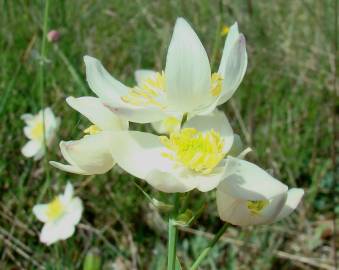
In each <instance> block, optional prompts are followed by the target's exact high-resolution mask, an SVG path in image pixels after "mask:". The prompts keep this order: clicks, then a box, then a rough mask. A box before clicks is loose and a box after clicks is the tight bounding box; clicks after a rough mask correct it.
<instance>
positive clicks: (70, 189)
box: [63, 182, 74, 204]
mask: <svg viewBox="0 0 339 270" xmlns="http://www.w3.org/2000/svg"><path fill="white" fill-rule="evenodd" d="M73 193H74V188H73V186H72V184H71V183H70V182H67V184H66V187H65V192H64V194H63V202H64V203H65V204H67V203H69V201H70V200H71V199H72V197H73Z"/></svg>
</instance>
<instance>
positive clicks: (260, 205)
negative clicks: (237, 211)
mask: <svg viewBox="0 0 339 270" xmlns="http://www.w3.org/2000/svg"><path fill="white" fill-rule="evenodd" d="M267 205H268V201H266V200H259V201H247V208H248V210H250V212H251V213H252V214H253V215H258V214H260V212H261V210H263V209H264V208H265V207H266V206H267Z"/></svg>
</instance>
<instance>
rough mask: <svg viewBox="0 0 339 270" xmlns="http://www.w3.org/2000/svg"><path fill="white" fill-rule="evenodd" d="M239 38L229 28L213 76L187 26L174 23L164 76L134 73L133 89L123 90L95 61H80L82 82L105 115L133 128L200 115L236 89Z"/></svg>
mask: <svg viewBox="0 0 339 270" xmlns="http://www.w3.org/2000/svg"><path fill="white" fill-rule="evenodd" d="M245 43H246V42H245V38H244V36H243V35H242V34H241V33H239V31H238V25H237V23H235V24H234V25H233V26H232V27H231V29H230V32H229V34H228V36H227V39H226V42H225V46H224V50H223V54H222V59H221V63H220V66H219V69H218V72H216V73H213V74H211V68H210V64H209V60H208V57H207V53H206V51H205V49H204V47H203V45H202V44H201V42H200V40H199V38H198V36H197V35H196V33H195V32H194V30H193V29H192V28H191V26H190V25H189V24H188V23H187V22H186V21H185V20H184V19H183V18H178V19H177V21H176V24H175V27H174V32H173V36H172V40H171V42H170V45H169V48H168V53H167V60H166V67H165V71H164V72H159V73H157V72H155V71H151V70H138V71H137V72H136V79H137V83H138V85H137V86H135V87H132V88H130V87H127V86H125V85H124V84H122V83H121V82H119V81H117V80H116V79H115V78H113V77H112V76H111V75H110V74H109V73H108V72H107V71H106V70H105V68H104V67H103V66H102V64H101V63H100V62H99V61H98V60H97V59H95V58H93V57H90V56H85V58H84V60H85V64H86V76H87V81H88V84H89V86H90V88H91V89H92V91H93V92H94V93H96V94H97V95H98V96H99V98H100V99H101V101H102V102H103V103H104V104H105V105H106V106H107V107H108V108H110V109H111V110H113V111H114V112H116V113H118V114H119V115H121V116H123V117H125V118H126V119H128V120H130V121H133V122H138V123H150V122H155V121H160V120H163V119H165V118H167V117H168V116H171V117H176V118H179V119H181V117H182V115H184V114H186V113H188V114H189V116H193V115H203V114H207V113H209V112H212V111H213V110H214V108H215V107H216V106H217V105H219V104H222V103H224V102H226V101H227V100H228V99H229V98H230V97H231V96H232V95H233V93H234V92H235V90H236V89H237V88H238V86H239V84H240V82H241V80H242V78H243V76H244V74H245V71H246V67H247V53H246V44H245Z"/></svg>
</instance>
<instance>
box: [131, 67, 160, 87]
mask: <svg viewBox="0 0 339 270" xmlns="http://www.w3.org/2000/svg"><path fill="white" fill-rule="evenodd" d="M156 75H157V73H156V72H155V71H153V70H149V69H139V70H137V71H135V73H134V77H135V80H136V82H137V84H138V85H140V84H141V83H142V82H143V81H145V80H146V79H148V78H155V77H156Z"/></svg>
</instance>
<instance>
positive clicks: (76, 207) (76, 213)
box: [63, 197, 83, 225]
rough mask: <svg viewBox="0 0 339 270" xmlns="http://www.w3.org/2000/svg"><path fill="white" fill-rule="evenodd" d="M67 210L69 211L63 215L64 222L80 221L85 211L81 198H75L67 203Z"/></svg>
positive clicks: (73, 222)
mask: <svg viewBox="0 0 339 270" xmlns="http://www.w3.org/2000/svg"><path fill="white" fill-rule="evenodd" d="M66 211H67V213H66V214H65V215H64V216H63V219H64V221H63V222H64V223H66V224H73V225H77V224H78V223H79V222H80V219H81V216H82V212H83V205H82V201H81V200H80V198H78V197H75V198H73V199H72V200H71V201H70V202H69V204H68V205H67V210H66Z"/></svg>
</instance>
